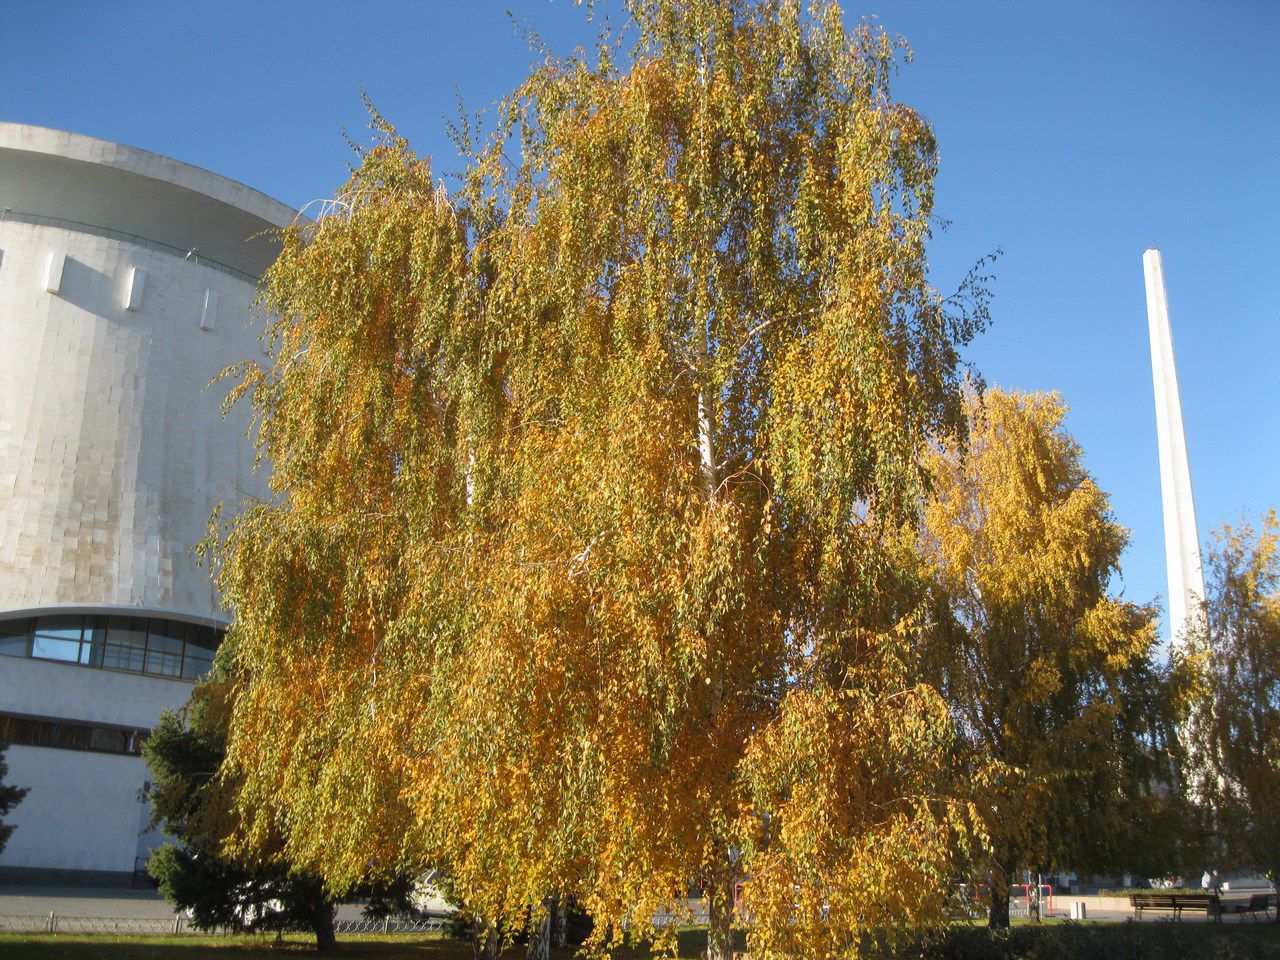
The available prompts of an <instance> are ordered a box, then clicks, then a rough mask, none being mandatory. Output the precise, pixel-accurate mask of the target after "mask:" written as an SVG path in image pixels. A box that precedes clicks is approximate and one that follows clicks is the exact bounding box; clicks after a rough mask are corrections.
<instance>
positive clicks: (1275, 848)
mask: <svg viewBox="0 0 1280 960" xmlns="http://www.w3.org/2000/svg"><path fill="white" fill-rule="evenodd" d="M1208 593H1209V596H1208V598H1207V603H1206V608H1207V609H1206V610H1205V616H1203V617H1201V618H1197V619H1196V620H1193V622H1192V629H1191V632H1190V637H1191V643H1192V650H1193V651H1194V652H1196V653H1199V654H1201V655H1202V656H1201V660H1202V662H1203V663H1204V665H1205V672H1204V677H1205V684H1204V698H1203V701H1202V702H1201V703H1200V704H1198V706H1197V709H1196V710H1195V711H1194V712H1193V714H1192V719H1191V724H1190V729H1191V742H1192V743H1193V744H1194V745H1195V747H1196V749H1195V751H1194V753H1193V756H1194V757H1195V758H1196V760H1197V762H1198V767H1199V769H1198V770H1197V774H1198V776H1197V781H1198V792H1199V794H1200V799H1201V800H1202V801H1203V802H1204V805H1205V808H1206V810H1207V812H1208V814H1209V821H1210V825H1211V830H1212V833H1213V835H1214V837H1215V838H1216V840H1217V842H1218V845H1219V853H1220V855H1221V857H1222V859H1223V862H1224V863H1227V864H1230V865H1232V866H1236V867H1239V868H1244V869H1254V870H1258V871H1260V872H1262V873H1264V874H1266V875H1267V876H1268V877H1269V878H1270V879H1272V880H1273V881H1274V880H1276V878H1277V875H1278V874H1280V521H1277V517H1276V512H1275V511H1274V510H1272V511H1269V512H1268V513H1267V514H1266V516H1265V517H1264V518H1263V519H1262V523H1261V524H1260V525H1259V526H1258V527H1254V526H1253V525H1252V524H1249V523H1247V522H1241V523H1239V524H1237V525H1236V526H1234V527H1233V526H1230V525H1226V526H1223V528H1222V529H1221V530H1220V531H1219V532H1218V534H1217V538H1216V543H1215V544H1214V547H1213V549H1212V551H1211V553H1210V559H1209V585H1208ZM1276 919H1277V922H1280V914H1278V915H1277V918H1276Z"/></svg>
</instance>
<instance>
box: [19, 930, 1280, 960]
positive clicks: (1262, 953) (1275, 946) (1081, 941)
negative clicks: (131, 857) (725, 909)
mask: <svg viewBox="0 0 1280 960" xmlns="http://www.w3.org/2000/svg"><path fill="white" fill-rule="evenodd" d="M735 940H736V943H735V947H736V949H737V950H738V951H745V949H746V943H745V939H744V938H743V937H741V935H739V936H737V937H735ZM706 945H707V935H706V931H705V930H685V931H681V932H680V933H679V934H678V936H677V949H678V955H679V957H681V958H685V960H692V958H697V957H700V956H701V955H702V954H703V952H704V951H705V950H706ZM339 946H340V950H339V953H338V956H339V957H341V958H356V960H473V957H474V955H473V954H472V952H471V948H470V945H469V944H466V943H463V942H461V941H458V940H449V939H444V938H440V937H430V938H418V937H385V938H383V937H378V936H368V937H344V938H342V939H341V940H340V941H339ZM651 955H652V954H651V953H650V950H649V946H648V945H647V944H636V945H634V946H630V947H627V948H624V949H622V950H619V951H618V952H617V953H616V954H615V956H616V957H617V960H641V958H645V957H649V956H651ZM308 956H312V957H314V956H318V955H317V954H316V953H315V949H314V941H312V940H309V939H305V938H302V937H296V938H286V939H285V940H284V942H282V943H281V944H279V945H277V944H276V943H275V941H274V940H273V939H271V938H261V937H113V936H91V935H77V934H53V935H49V934H32V935H22V934H0V960H19V958H21V960H289V958H297V960H300V958H303V957H308ZM524 956H525V948H524V947H523V946H516V947H512V948H511V949H510V950H508V951H506V953H504V955H503V957H504V960H516V958H523V957H524ZM573 956H574V951H573V950H565V951H557V952H556V953H555V954H553V960H569V958H571V957H573ZM1184 957H1185V958H1194V960H1280V925H1277V924H1274V923H1255V924H1213V923H1173V922H1171V921H1170V922H1158V923H1141V924H1139V923H1132V922H1126V923H1090V924H1079V923H1069V922H1061V923H1051V924H1044V925H1035V924H1031V925H1027V926H1019V927H1015V928H1013V929H1012V930H1010V931H1008V932H1007V933H1004V934H997V935H993V934H992V933H991V932H990V931H988V930H987V929H986V928H985V927H976V926H975V927H961V926H958V927H953V928H951V929H950V930H949V931H947V933H946V934H945V935H944V936H943V937H941V938H940V939H935V940H933V941H931V942H929V943H922V944H919V945H917V946H916V947H915V948H912V949H907V950H904V951H902V952H899V953H897V954H896V955H895V956H894V957H893V958H889V957H877V958H875V960H1178V958H1184Z"/></svg>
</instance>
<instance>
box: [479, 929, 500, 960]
mask: <svg viewBox="0 0 1280 960" xmlns="http://www.w3.org/2000/svg"><path fill="white" fill-rule="evenodd" d="M472 949H473V951H474V953H475V955H476V957H477V958H478V960H498V954H499V953H500V952H501V951H502V937H500V936H499V935H498V928H497V927H495V926H494V925H493V924H489V923H485V922H484V921H482V920H476V922H475V942H474V943H473V944H472Z"/></svg>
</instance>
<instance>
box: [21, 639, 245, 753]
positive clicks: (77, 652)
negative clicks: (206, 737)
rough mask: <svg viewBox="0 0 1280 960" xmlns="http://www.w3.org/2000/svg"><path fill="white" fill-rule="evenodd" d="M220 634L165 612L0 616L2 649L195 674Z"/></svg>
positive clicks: (164, 673)
mask: <svg viewBox="0 0 1280 960" xmlns="http://www.w3.org/2000/svg"><path fill="white" fill-rule="evenodd" d="M222 634H223V631H222V630H219V629H217V628H216V627H209V626H203V625H201V624H195V623H186V622H185V621H180V620H169V619H166V618H163V617H130V616H116V615H114V614H110V615H102V614H88V615H85V614H50V615H49V616H44V617H24V618H20V619H12V620H0V655H7V656H11V657H31V658H33V659H36V660H57V661H60V662H62V663H77V664H80V665H82V666H86V667H103V668H105V669H107V670H124V671H127V672H129V673H149V674H152V675H153V676H158V677H172V678H174V679H183V680H198V679H200V678H201V677H203V676H204V675H205V674H206V673H208V672H209V668H210V667H211V666H212V665H213V654H214V651H215V650H217V649H218V643H219V642H220V641H221V640H222ZM0 739H3V738H0Z"/></svg>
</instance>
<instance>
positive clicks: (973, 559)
mask: <svg viewBox="0 0 1280 960" xmlns="http://www.w3.org/2000/svg"><path fill="white" fill-rule="evenodd" d="M965 409H966V416H967V419H968V424H969V429H968V433H967V437H965V438H963V439H961V438H957V439H954V440H949V441H947V442H944V443H942V444H940V445H939V446H938V447H937V448H936V449H935V450H934V451H933V453H932V455H931V456H930V458H929V459H930V465H931V471H932V474H933V476H934V488H933V491H932V493H931V494H930V496H929V497H928V498H927V499H926V501H925V505H924V527H923V529H924V533H923V537H922V544H921V553H922V557H923V559H924V561H925V563H926V564H927V567H928V575H929V576H930V577H931V578H932V582H933V596H934V602H933V618H932V622H933V628H932V629H931V631H930V644H929V646H930V650H929V652H928V654H927V659H928V660H929V661H930V663H931V668H930V670H929V675H930V676H931V677H932V678H933V680H934V683H935V684H936V685H937V688H938V689H939V690H940V691H941V693H942V696H943V697H944V698H945V699H946V701H947V703H948V705H949V706H950V708H951V710H952V714H953V716H954V718H955V720H956V722H957V726H958V730H959V734H960V738H961V740H962V741H963V743H964V750H965V751H966V752H967V754H968V756H969V760H968V763H969V765H970V770H971V780H970V782H971V784H972V786H973V792H972V793H971V794H970V796H971V798H972V800H973V802H974V803H975V804H976V806H977V808H978V810H979V812H980V815H981V818H982V821H983V822H984V823H985V824H986V828H987V831H988V835H989V838H990V856H989V859H988V862H987V865H986V871H985V872H986V873H987V874H988V876H989V882H990V890H991V897H992V910H991V919H992V922H993V923H1004V924H1007V923H1008V888H1009V885H1010V884H1011V883H1016V882H1019V880H1020V878H1019V876H1018V872H1019V871H1021V870H1031V871H1032V872H1033V873H1035V872H1040V871H1044V872H1048V871H1050V870H1070V871H1075V872H1078V873H1082V874H1087V873H1089V872H1090V871H1101V870H1112V869H1116V868H1121V869H1125V870H1130V871H1133V872H1135V873H1137V872H1139V871H1142V870H1144V869H1145V870H1146V871H1147V872H1146V873H1144V874H1142V875H1146V876H1158V875H1161V871H1162V870H1164V871H1168V870H1170V869H1171V868H1173V867H1175V866H1176V865H1177V864H1176V862H1175V861H1176V856H1177V841H1178V839H1179V836H1180V831H1181V830H1182V829H1183V828H1184V827H1185V822H1186V821H1185V816H1186V810H1185V809H1184V807H1183V805H1182V804H1181V802H1180V800H1179V797H1178V794H1177V792H1176V789H1175V788H1176V787H1177V786H1178V778H1179V776H1180V768H1179V766H1178V764H1177V762H1176V761H1177V758H1178V741H1177V737H1176V735H1175V732H1174V731H1175V729H1176V724H1177V721H1178V720H1179V719H1180V717H1181V716H1182V715H1183V713H1184V711H1185V708H1186V704H1187V696H1188V693H1189V691H1190V689H1191V687H1190V686H1189V678H1188V676H1187V675H1186V671H1185V670H1184V669H1182V668H1177V669H1174V670H1169V669H1167V668H1166V667H1165V665H1164V664H1163V663H1162V658H1161V657H1160V656H1159V653H1158V650H1157V638H1156V632H1155V611H1154V609H1153V608H1151V607H1147V606H1141V605H1138V604H1135V603H1132V602H1131V601H1127V600H1124V599H1122V598H1121V597H1119V596H1116V595H1115V593H1114V592H1113V591H1112V581H1113V578H1114V577H1115V575H1116V573H1117V571H1118V569H1119V562H1120V555H1121V552H1122V551H1123V549H1124V546H1125V543H1126V541H1127V538H1128V533H1127V531H1125V530H1124V528H1123V527H1121V526H1120V525H1119V524H1118V523H1117V522H1116V521H1115V518H1114V516H1113V515H1112V512H1111V505H1110V502H1109V499H1108V497H1107V496H1106V494H1105V493H1103V492H1102V490H1101V489H1099V487H1098V485H1097V483H1096V482H1095V481H1094V479H1093V478H1092V477H1091V476H1090V475H1089V473H1088V471H1087V470H1086V469H1085V467H1084V464H1083V456H1082V453H1081V450H1080V447H1079V445H1078V444H1077V443H1076V442H1075V441H1074V440H1073V439H1072V438H1071V436H1070V435H1069V434H1068V433H1067V431H1066V428H1065V425H1064V421H1065V417H1066V413H1067V408H1066V405H1065V404H1064V403H1063V402H1062V400H1061V399H1059V398H1058V397H1057V396H1056V395H1055V394H1023V393H1014V392H1005V391H1003V390H999V389H990V390H987V391H986V392H985V393H984V394H979V393H978V392H977V391H970V392H968V393H967V394H966V397H965Z"/></svg>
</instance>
